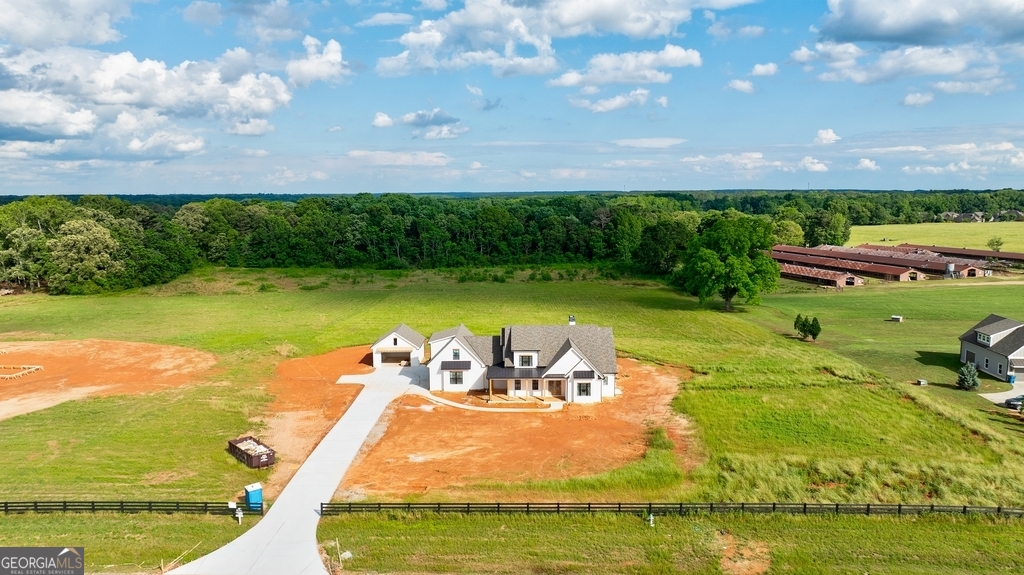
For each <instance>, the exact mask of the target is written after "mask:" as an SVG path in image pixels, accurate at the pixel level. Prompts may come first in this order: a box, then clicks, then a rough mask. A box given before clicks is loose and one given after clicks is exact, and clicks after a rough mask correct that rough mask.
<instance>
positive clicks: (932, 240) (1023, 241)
mask: <svg viewBox="0 0 1024 575" xmlns="http://www.w3.org/2000/svg"><path fill="white" fill-rule="evenodd" d="M994 237H999V238H1002V240H1003V247H1002V249H1003V251H1006V252H1024V222H981V223H960V224H956V223H952V222H946V223H934V224H892V225H886V226H853V229H852V230H850V241H848V242H846V245H848V246H858V245H860V244H864V243H871V244H880V245H888V246H895V245H899V244H903V243H907V244H922V245H926V246H946V247H953V248H977V249H982V250H987V249H989V248H988V246H987V245H986V244H988V241H989V240H990V239H992V238H994Z"/></svg>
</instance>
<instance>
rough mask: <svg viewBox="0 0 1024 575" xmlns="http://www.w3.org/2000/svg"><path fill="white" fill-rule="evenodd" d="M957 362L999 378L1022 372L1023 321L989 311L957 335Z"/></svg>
mask: <svg viewBox="0 0 1024 575" xmlns="http://www.w3.org/2000/svg"><path fill="white" fill-rule="evenodd" d="M960 362H961V363H973V364H974V365H975V367H977V368H978V371H983V372H985V373H987V374H989V375H992V376H995V377H997V378H999V379H1002V380H1003V381H1009V382H1010V383H1013V382H1014V381H1015V379H1016V376H1018V375H1024V323H1021V322H1019V321H1017V320H1013V319H1007V318H1005V317H1002V316H998V315H995V314H993V315H990V316H988V317H986V318H985V319H983V320H982V321H981V323H979V324H978V325H976V326H974V327H972V328H971V329H970V331H968V332H967V333H965V334H963V335H962V336H960Z"/></svg>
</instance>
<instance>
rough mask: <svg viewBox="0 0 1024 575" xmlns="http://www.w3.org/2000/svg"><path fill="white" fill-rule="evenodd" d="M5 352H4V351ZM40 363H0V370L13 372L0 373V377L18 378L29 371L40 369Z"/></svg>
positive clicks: (41, 368)
mask: <svg viewBox="0 0 1024 575" xmlns="http://www.w3.org/2000/svg"><path fill="white" fill-rule="evenodd" d="M5 353H6V352H5ZM42 370H43V366H41V365H0V372H4V371H13V372H14V373H0V379H18V378H19V377H25V376H26V375H28V374H30V373H34V372H37V371H42Z"/></svg>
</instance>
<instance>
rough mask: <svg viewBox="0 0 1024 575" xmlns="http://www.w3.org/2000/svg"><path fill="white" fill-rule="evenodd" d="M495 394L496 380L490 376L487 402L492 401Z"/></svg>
mask: <svg viewBox="0 0 1024 575" xmlns="http://www.w3.org/2000/svg"><path fill="white" fill-rule="evenodd" d="M493 396H494V380H493V379H490V378H488V379H487V403H490V402H491V400H492V399H493V398H494V397H493Z"/></svg>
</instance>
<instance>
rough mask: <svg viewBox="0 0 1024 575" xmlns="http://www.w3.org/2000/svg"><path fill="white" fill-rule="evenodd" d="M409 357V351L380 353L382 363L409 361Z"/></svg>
mask: <svg viewBox="0 0 1024 575" xmlns="http://www.w3.org/2000/svg"><path fill="white" fill-rule="evenodd" d="M409 359H410V352H408V351H383V352H381V354H380V361H381V363H401V362H403V361H405V362H408V361H409Z"/></svg>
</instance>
